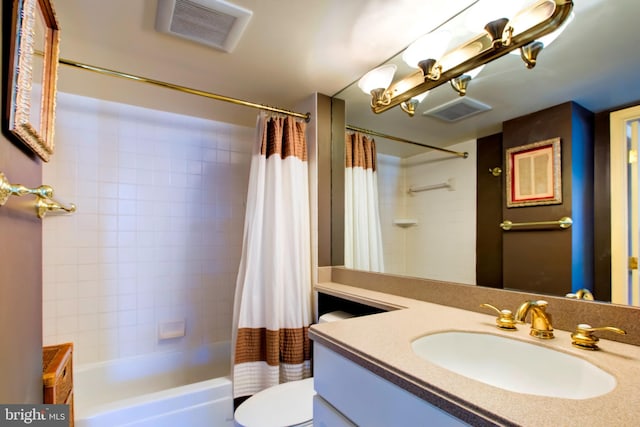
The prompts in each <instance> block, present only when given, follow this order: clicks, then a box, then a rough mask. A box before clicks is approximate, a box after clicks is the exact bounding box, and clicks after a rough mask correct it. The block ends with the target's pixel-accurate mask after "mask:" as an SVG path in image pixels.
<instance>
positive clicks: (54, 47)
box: [4, 0, 60, 161]
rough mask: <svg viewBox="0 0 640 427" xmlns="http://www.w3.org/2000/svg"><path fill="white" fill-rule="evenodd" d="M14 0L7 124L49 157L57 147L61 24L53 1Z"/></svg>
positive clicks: (9, 59)
mask: <svg viewBox="0 0 640 427" xmlns="http://www.w3.org/2000/svg"><path fill="white" fill-rule="evenodd" d="M9 1H11V29H10V30H11V36H10V38H9V40H8V43H9V45H8V46H5V49H7V51H8V55H9V57H8V62H7V66H8V73H7V74H8V79H7V83H8V87H7V88H6V90H5V92H4V93H5V120H4V123H6V127H7V130H8V131H9V133H10V134H12V135H13V136H15V137H16V138H17V139H18V140H20V141H21V142H23V143H24V144H25V145H26V146H27V147H29V148H30V149H31V150H33V151H34V152H35V153H36V154H37V155H38V156H40V158H42V159H43V160H44V161H49V159H50V157H51V155H52V154H53V151H54V141H53V134H54V122H55V104H56V82H57V78H58V74H57V73H58V56H59V43H60V27H59V25H58V21H57V19H56V16H55V11H54V9H53V6H52V4H51V1H50V0H9ZM5 11H6V9H5Z"/></svg>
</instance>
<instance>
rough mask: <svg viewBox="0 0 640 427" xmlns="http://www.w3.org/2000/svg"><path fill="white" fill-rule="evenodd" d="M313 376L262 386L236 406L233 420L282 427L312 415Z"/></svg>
mask: <svg viewBox="0 0 640 427" xmlns="http://www.w3.org/2000/svg"><path fill="white" fill-rule="evenodd" d="M314 394H315V391H314V389H313V378H307V379H304V380H300V381H291V382H288V383H283V384H279V385H277V386H273V387H269V388H267V389H265V390H262V391H260V392H258V393H256V394H254V395H253V396H251V397H250V398H248V399H247V400H245V401H244V402H242V404H240V406H238V409H236V412H235V414H234V415H235V420H236V423H238V424H240V425H242V426H246V427H286V426H295V425H298V424H302V423H306V422H308V421H311V420H312V419H313V395H314Z"/></svg>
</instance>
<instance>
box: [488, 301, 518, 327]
mask: <svg viewBox="0 0 640 427" xmlns="http://www.w3.org/2000/svg"><path fill="white" fill-rule="evenodd" d="M480 307H484V308H490V309H491V310H493V311H495V312H496V313H498V317H496V326H497V327H498V328H500V329H508V330H515V329H517V328H516V319H515V318H514V317H513V313H512V312H511V310H507V309H504V310H500V309H498V307H495V306H493V305H491V304H480Z"/></svg>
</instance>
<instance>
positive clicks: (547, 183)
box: [506, 138, 562, 208]
mask: <svg viewBox="0 0 640 427" xmlns="http://www.w3.org/2000/svg"><path fill="white" fill-rule="evenodd" d="M506 164H507V207H508V208H513V207H522V206H537V205H554V204H560V203H562V176H561V174H562V169H561V157H560V138H552V139H547V140H545V141H540V142H535V143H533V144H527V145H522V146H519V147H514V148H509V149H507V151H506Z"/></svg>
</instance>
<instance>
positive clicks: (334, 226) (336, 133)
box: [319, 98, 347, 265]
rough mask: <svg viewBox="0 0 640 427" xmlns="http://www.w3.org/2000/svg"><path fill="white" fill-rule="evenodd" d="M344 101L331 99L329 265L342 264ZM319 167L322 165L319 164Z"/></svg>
mask: <svg viewBox="0 0 640 427" xmlns="http://www.w3.org/2000/svg"><path fill="white" fill-rule="evenodd" d="M345 108H346V107H345V102H344V100H342V99H338V98H332V100H331V166H330V167H331V192H332V193H331V194H332V195H331V265H344V150H345V148H344V133H345V127H346V125H347V123H346V122H345V117H346V113H345ZM319 167H322V165H320V166H319Z"/></svg>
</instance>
